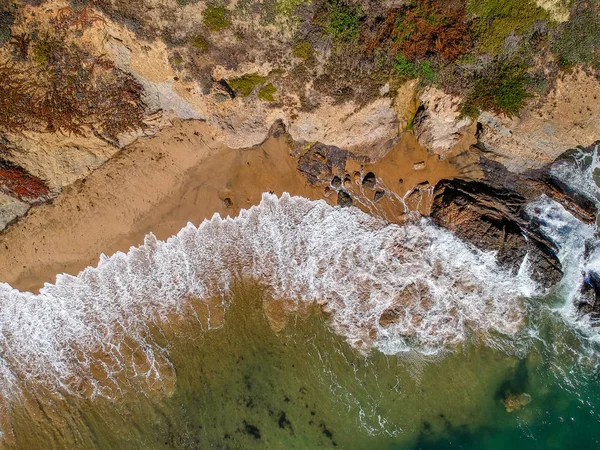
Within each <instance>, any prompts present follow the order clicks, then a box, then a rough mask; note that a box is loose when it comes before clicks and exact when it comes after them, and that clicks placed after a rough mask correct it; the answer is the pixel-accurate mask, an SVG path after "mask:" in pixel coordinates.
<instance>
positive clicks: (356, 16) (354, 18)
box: [325, 1, 362, 42]
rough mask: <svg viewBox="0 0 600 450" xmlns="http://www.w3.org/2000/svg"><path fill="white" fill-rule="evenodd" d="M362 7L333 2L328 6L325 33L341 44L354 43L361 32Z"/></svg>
mask: <svg viewBox="0 0 600 450" xmlns="http://www.w3.org/2000/svg"><path fill="white" fill-rule="evenodd" d="M361 15H362V6H361V5H360V4H348V3H345V2H343V1H333V2H331V3H329V4H327V17H326V22H325V31H326V32H327V34H329V35H330V36H332V37H333V38H334V39H335V40H336V41H339V42H354V41H356V40H357V39H358V35H359V31H360V17H361Z"/></svg>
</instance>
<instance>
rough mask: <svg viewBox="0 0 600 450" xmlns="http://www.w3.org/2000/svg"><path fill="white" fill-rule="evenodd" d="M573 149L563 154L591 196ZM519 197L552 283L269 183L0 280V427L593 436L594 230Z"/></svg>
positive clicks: (338, 435)
mask: <svg viewBox="0 0 600 450" xmlns="http://www.w3.org/2000/svg"><path fill="white" fill-rule="evenodd" d="M586 161H587V162H585V164H583V163H581V160H576V162H577V164H572V165H571V166H568V167H567V166H565V167H562V169H561V170H562V171H564V176H570V177H574V176H575V175H577V174H581V173H583V174H584V175H585V177H584V178H582V179H577V180H576V181H577V183H574V185H575V186H577V187H578V189H579V190H580V191H581V192H583V193H584V194H585V193H586V192H587V194H586V195H588V196H590V198H591V199H594V200H597V199H596V197H594V196H595V193H596V192H597V190H596V188H597V186H596V184H595V182H594V181H593V180H594V178H593V176H592V175H594V176H595V172H594V171H595V169H596V168H597V167H600V162H599V160H598V152H597V150H596V151H594V153H593V155H592V158H587V160H586ZM586 164H587V165H586ZM590 167H592V168H593V169H594V170H591V169H590ZM573 168H574V169H573ZM582 169H583V170H582ZM569 170H570V171H571V172H569ZM573 170H574V171H575V172H573ZM569 173H572V174H575V175H569ZM577 176H578V175H577ZM590 183H594V184H590ZM590 193H591V194H590ZM592 194H593V195H592ZM528 213H529V214H532V215H535V217H536V219H537V221H538V223H539V226H540V230H541V232H543V233H544V234H546V236H548V238H549V239H551V240H552V241H554V242H555V243H556V245H557V247H558V249H559V252H558V256H559V258H560V259H561V262H562V264H563V268H564V272H565V276H564V277H563V280H562V281H561V282H560V283H559V285H557V286H556V287H555V288H554V289H552V290H551V291H549V292H544V291H543V290H541V288H540V287H538V286H536V285H535V284H534V283H533V282H532V281H531V278H530V277H529V268H528V266H527V264H526V263H525V264H524V265H523V267H522V268H521V269H520V270H519V271H518V273H509V272H506V271H505V270H503V269H502V268H500V267H499V266H498V265H497V264H496V263H495V258H494V254H493V253H489V252H487V253H486V252H482V251H479V250H477V249H475V248H473V247H471V246H469V245H467V244H465V243H462V242H461V241H459V240H458V239H457V238H456V237H454V236H453V235H452V234H450V233H448V232H447V231H444V230H441V229H439V228H437V227H436V226H435V225H433V224H432V223H431V222H429V221H427V220H425V219H419V220H416V221H415V222H413V223H410V224H405V225H403V226H396V225H388V224H385V223H383V222H382V221H380V220H377V219H374V218H372V217H369V216H367V215H366V214H364V213H362V212H360V211H358V210H355V209H352V208H350V209H340V208H333V207H331V206H328V205H326V204H325V203H324V202H311V201H308V200H306V199H302V198H291V197H289V196H287V195H284V196H283V197H282V198H277V197H275V196H273V195H268V194H266V195H265V196H264V197H263V202H262V203H261V205H259V206H257V207H254V208H252V209H251V210H249V211H245V212H242V214H241V215H240V217H238V218H235V219H221V218H219V217H214V218H213V219H212V220H211V221H206V222H204V223H203V224H202V225H201V226H200V227H197V228H196V227H194V226H192V225H188V226H187V227H186V228H184V229H183V230H182V231H181V232H180V233H179V234H178V235H177V236H174V237H173V238H171V239H169V240H168V241H166V242H159V241H157V240H156V239H155V238H154V237H153V236H148V238H147V239H146V242H145V245H144V246H142V247H140V248H137V249H132V250H131V251H130V252H129V253H128V254H123V253H119V254H116V255H114V256H112V257H110V258H107V257H103V258H101V261H100V264H99V266H98V268H88V269H86V270H85V271H84V272H82V273H81V274H80V275H78V276H77V277H71V276H59V277H58V279H57V283H56V284H55V285H46V286H45V287H44V288H43V289H42V290H41V292H40V294H39V295H33V294H31V293H22V292H18V291H16V290H13V289H12V288H11V287H10V286H8V285H5V284H4V285H0V306H1V308H0V331H1V333H0V380H1V383H0V400H1V401H0V430H1V431H2V442H3V445H5V446H7V447H9V448H11V447H12V448H22V449H38V448H39V449H47V448H57V449H59V448H61V449H62V448H73V449H79V448H81V449H93V448H97V449H112V448H126V449H138V448H139V449H146V448H151V449H154V448H156V449H161V448H174V449H194V448H202V449H203V448H223V449H226V448H282V449H283V448H286V449H287V448H298V449H300V448H302V449H304V448H333V447H338V448H349V449H362V448H365V449H367V448H390V449H413V448H414V449H417V448H423V449H430V448H434V449H435V448H471V449H479V448H490V449H496V448H498V449H500V448H503V449H504V448H506V447H507V446H509V445H510V446H511V447H513V448H540V449H542V448H543V449H548V448H557V449H562V448H567V447H571V446H574V445H575V446H578V447H579V448H583V449H587V448H590V449H592V448H599V447H600V426H599V425H600V424H599V416H598V411H599V410H600V387H599V386H598V375H599V373H600V359H599V356H598V355H599V350H600V334H599V333H598V328H597V327H596V325H597V323H595V322H597V321H595V320H593V319H590V317H580V316H579V313H578V309H577V307H576V306H575V305H576V303H577V302H579V301H581V300H583V297H582V295H583V294H582V293H581V286H582V285H583V283H584V281H585V280H586V279H587V278H588V277H589V275H590V274H591V273H598V271H600V266H599V264H600V241H599V239H598V234H597V228H596V227H595V226H594V225H586V224H583V223H581V222H579V221H578V220H577V219H576V218H574V217H573V216H572V215H570V214H569V213H568V212H567V211H566V210H565V209H564V208H563V207H562V206H560V205H559V204H558V203H556V202H553V201H552V200H550V199H548V198H545V197H541V198H539V199H537V200H536V201H534V202H532V203H531V204H530V205H529V207H528Z"/></svg>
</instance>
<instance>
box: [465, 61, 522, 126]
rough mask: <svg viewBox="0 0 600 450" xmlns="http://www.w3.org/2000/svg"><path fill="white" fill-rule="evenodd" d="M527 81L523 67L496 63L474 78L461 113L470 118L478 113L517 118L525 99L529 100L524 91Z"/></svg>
mask: <svg viewBox="0 0 600 450" xmlns="http://www.w3.org/2000/svg"><path fill="white" fill-rule="evenodd" d="M529 80H530V77H529V75H528V74H527V72H526V71H525V66H524V65H523V64H518V63H514V62H510V61H507V62H498V63H496V64H494V65H492V66H491V67H489V68H488V69H486V70H485V71H484V72H483V73H481V74H477V75H475V79H474V81H473V85H472V88H471V92H470V93H469V95H468V96H467V99H466V101H465V103H464V104H463V108H462V112H463V114H464V115H467V116H471V117H475V116H477V115H478V114H479V112H480V111H481V110H487V111H494V112H496V113H504V114H506V115H508V116H518V114H519V110H520V109H521V108H522V107H523V105H524V103H525V100H526V99H527V98H528V97H530V94H529V93H528V92H527V86H528V83H529Z"/></svg>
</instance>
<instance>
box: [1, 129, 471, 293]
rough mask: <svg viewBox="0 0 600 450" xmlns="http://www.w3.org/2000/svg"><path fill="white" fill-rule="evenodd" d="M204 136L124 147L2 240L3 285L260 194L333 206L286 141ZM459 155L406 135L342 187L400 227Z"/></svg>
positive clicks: (170, 134) (63, 268) (460, 166)
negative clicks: (376, 195) (367, 184)
mask: <svg viewBox="0 0 600 450" xmlns="http://www.w3.org/2000/svg"><path fill="white" fill-rule="evenodd" d="M210 134H211V133H210V132H209V129H208V125H206V124H205V123H204V122H200V121H179V122H176V123H175V124H174V126H173V127H172V128H169V129H165V130H163V131H162V132H160V133H159V134H158V135H157V136H155V137H153V138H148V139H144V140H140V141H138V142H137V143H136V144H134V145H133V146H131V147H129V148H127V149H125V150H123V151H122V152H121V153H120V154H118V155H117V156H116V157H114V158H112V159H111V160H109V161H108V162H107V163H106V164H104V165H103V166H102V167H101V168H99V169H98V170H96V171H94V172H93V173H92V174H90V175H89V176H88V177H87V178H85V179H83V180H80V181H78V182H76V183H75V184H73V185H71V186H69V187H68V188H66V189H65V190H64V191H63V192H62V193H61V194H60V195H59V197H58V198H57V199H56V200H55V201H54V202H52V203H49V204H45V205H41V206H38V207H35V208H33V209H32V210H31V211H30V213H29V214H28V215H27V216H26V217H24V218H23V219H21V220H20V221H19V222H18V223H17V224H15V225H13V226H11V227H9V228H8V229H7V230H5V231H4V232H3V233H2V234H1V235H0V248H3V255H4V256H3V258H2V259H1V260H0V274H1V280H0V281H3V282H7V283H9V284H11V285H12V286H13V287H15V288H17V289H19V290H29V291H33V292H36V291H38V290H39V289H40V288H41V287H42V286H43V284H44V283H47V282H50V283H52V282H54V280H55V277H56V274H58V273H68V274H72V275H75V274H77V273H78V272H79V271H81V270H82V269H84V268H85V267H87V266H89V265H96V264H97V262H98V258H99V256H100V255H101V254H102V253H104V254H106V255H111V254H113V253H115V252H117V251H127V250H128V249H129V248H130V247H131V246H137V245H140V244H141V243H143V240H144V236H145V235H146V234H148V233H150V232H152V233H154V234H155V235H156V236H157V237H158V239H161V240H162V239H167V238H168V237H169V236H171V235H173V234H175V233H177V232H178V231H179V230H180V229H181V228H182V227H184V226H185V225H186V224H187V223H188V222H192V223H193V224H195V225H198V224H199V223H201V222H202V221H203V220H204V219H206V218H210V217H211V216H212V215H213V214H215V213H218V214H220V215H222V216H227V215H231V216H235V215H237V214H238V213H239V211H240V209H242V208H248V207H250V206H252V205H255V204H258V203H259V202H260V199H261V195H262V193H263V192H273V193H275V194H277V195H281V194H282V193H283V192H289V193H290V194H292V195H300V196H303V197H306V198H309V199H325V200H326V201H327V202H328V203H330V204H335V203H336V202H337V194H336V193H335V192H334V191H332V190H330V189H327V188H326V186H322V185H312V184H310V183H309V182H308V181H307V178H306V176H305V175H304V174H303V173H302V172H300V171H299V170H298V169H297V166H298V161H297V159H296V158H295V157H294V156H292V149H291V147H290V145H289V140H288V139H287V137H286V136H285V135H284V136H280V137H278V138H275V137H271V138H269V139H268V140H267V141H265V142H264V143H263V144H262V145H260V146H258V147H254V148H251V149H244V150H242V149H229V148H227V147H225V146H223V145H221V144H220V143H219V142H216V141H214V140H212V139H211V138H210V137H209V136H210ZM459 150H460V149H459ZM463 156H464V155H463ZM463 156H459V157H457V158H449V159H447V160H445V161H441V160H439V158H438V157H437V156H436V155H431V154H428V153H427V151H426V150H425V149H424V148H422V147H421V146H420V145H418V143H417V142H416V140H415V139H414V136H412V135H411V134H406V135H405V136H404V137H403V138H402V139H401V141H400V142H399V143H398V144H397V145H396V146H395V147H394V148H393V149H392V150H390V151H389V152H388V153H387V154H386V156H384V157H383V158H382V159H381V160H379V161H377V162H374V163H370V164H362V165H361V164H360V163H358V162H356V161H353V160H349V162H348V164H347V167H346V171H347V172H348V174H347V175H346V178H348V175H352V181H351V182H348V180H347V179H346V182H345V183H344V190H346V191H348V192H350V193H351V194H352V195H353V197H354V198H355V199H356V200H358V202H355V204H356V205H357V206H359V207H361V208H362V209H364V210H366V211H368V212H370V213H372V214H377V215H380V216H382V217H384V218H385V219H387V220H388V221H390V222H401V221H402V220H404V218H405V211H404V205H403V204H402V201H401V199H402V197H404V196H405V195H406V194H407V192H410V191H411V190H412V189H413V187H415V186H422V187H423V190H422V191H418V192H416V194H417V197H418V198H417V199H416V200H415V199H414V198H413V199H410V198H407V200H408V201H407V202H406V204H407V205H409V206H410V207H411V208H413V209H418V208H421V209H422V208H424V207H426V204H425V203H426V202H425V203H424V202H422V201H421V197H422V196H423V195H426V194H427V187H428V186H431V185H435V183H437V182H438V181H439V180H441V179H444V178H453V177H455V176H458V175H460V174H461V173H462V174H466V173H467V172H468V173H469V176H472V175H473V172H472V166H471V165H470V163H469V161H468V158H466V159H465V158H464V157H463ZM415 168H416V170H415ZM368 172H373V173H374V174H375V175H376V176H377V180H378V183H379V184H381V185H385V187H386V190H387V191H388V195H386V196H385V197H384V198H383V199H381V201H378V202H377V204H376V205H375V203H374V202H372V201H370V200H369V199H368V198H367V196H368V195H372V193H369V192H365V191H364V190H363V188H362V186H361V182H360V177H361V176H364V174H366V173H368ZM361 174H362V175H361ZM413 197H414V196H413Z"/></svg>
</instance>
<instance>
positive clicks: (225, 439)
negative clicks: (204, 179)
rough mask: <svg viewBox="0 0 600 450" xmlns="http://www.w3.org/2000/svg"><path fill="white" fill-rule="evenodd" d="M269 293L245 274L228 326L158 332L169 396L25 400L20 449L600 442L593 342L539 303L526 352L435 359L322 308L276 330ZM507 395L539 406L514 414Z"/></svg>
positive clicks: (522, 347)
mask: <svg viewBox="0 0 600 450" xmlns="http://www.w3.org/2000/svg"><path fill="white" fill-rule="evenodd" d="M268 299H269V296H268V295H267V294H266V293H265V292H264V290H263V289H262V288H260V287H259V286H258V285H257V284H255V283H243V284H240V285H237V286H236V288H235V289H234V292H233V296H232V297H230V298H228V302H230V306H229V308H228V310H227V312H226V313H225V316H224V320H223V322H222V327H220V328H218V329H214V330H210V331H206V330H205V327H204V326H202V321H200V322H198V323H196V324H190V323H187V324H182V323H173V324H172V326H168V327H167V326H165V327H163V328H162V329H160V330H159V329H158V328H157V329H154V330H153V331H152V332H151V333H152V334H153V335H154V338H155V342H156V343H157V344H160V345H164V346H165V347H168V348H169V351H170V355H171V357H170V358H171V361H172V363H173V367H174V373H175V376H176V381H175V382H174V385H173V390H172V391H171V392H170V393H168V394H166V395H165V393H164V392H162V393H160V392H159V393H158V394H155V395H153V394H151V393H150V394H149V393H148V392H146V393H142V392H140V391H135V390H124V391H123V395H121V396H117V397H116V398H115V399H114V400H107V399H104V398H98V399H95V400H84V399H81V398H77V397H76V396H64V397H61V398H59V397H56V398H53V397H52V395H50V396H48V395H47V394H46V395H45V396H44V397H43V398H42V397H38V402H35V405H33V404H32V403H34V402H30V404H29V405H28V406H27V408H25V407H23V406H21V407H17V409H16V412H15V417H16V420H15V421H14V422H13V425H14V432H15V438H16V445H14V447H15V448H27V449H36V448H99V449H110V448H127V449H143V448H152V449H196V448H200V449H204V448H222V449H235V448H274V449H295V448H297V449H305V448H348V449H370V448H382V449H386V448H388V449H437V448H440V449H445V448H466V449H481V448H486V449H505V448H507V447H509V446H510V448H515V449H516V448H527V449H531V448H540V449H553V448H556V449H563V448H570V447H571V446H577V447H575V448H583V449H587V448H590V449H593V448H599V445H600V444H599V441H600V423H599V417H598V414H597V411H598V408H599V407H600V386H599V385H598V372H597V369H596V361H595V360H594V358H595V356H594V354H592V353H590V355H591V356H590V358H581V355H582V354H583V355H585V353H586V350H585V348H584V347H583V346H582V344H581V342H583V341H580V340H579V339H577V337H576V336H575V335H574V334H573V332H572V331H569V329H568V328H567V327H565V326H563V325H561V321H560V320H558V318H556V317H554V318H553V317H552V313H550V312H548V311H545V310H544V309H543V308H538V313H537V314H535V313H533V312H532V314H531V318H532V319H531V321H532V322H536V321H539V322H538V323H535V324H534V323H531V324H530V325H529V327H530V328H528V329H529V330H531V329H533V326H534V325H535V328H536V329H538V330H539V335H538V336H537V337H535V338H533V339H531V338H528V337H526V335H527V334H528V333H529V332H528V329H525V330H523V332H522V335H521V336H520V337H519V338H517V339H516V341H519V342H520V343H517V344H514V343H512V344H511V345H514V346H513V348H514V349H515V353H520V355H509V354H507V353H506V352H505V351H502V350H495V349H491V348H489V347H485V346H482V345H481V344H475V343H471V344H465V345H462V346H460V347H455V348H452V349H451V351H449V352H447V353H446V354H444V355H442V356H437V357H430V358H428V357H423V356H422V355H421V356H419V355H413V354H401V355H398V356H386V355H383V354H381V353H379V352H378V351H372V352H371V353H369V354H368V355H365V354H362V353H360V352H358V351H357V350H355V349H353V348H351V347H350V346H349V345H348V344H347V343H346V342H345V341H344V340H343V339H342V338H341V337H339V336H338V335H337V334H336V333H334V332H332V330H331V329H330V325H329V320H328V318H327V316H326V315H325V314H323V313H321V312H320V311H319V310H318V309H317V308H314V309H312V310H311V311H309V312H308V313H306V314H296V313H292V314H291V315H289V316H288V318H287V323H286V325H285V327H284V328H283V329H282V330H281V331H279V332H276V331H274V330H273V328H272V326H271V325H270V322H269V320H268V319H267V315H266V314H265V310H264V307H263V305H264V303H263V302H264V301H265V300H268ZM540 323H541V324H542V326H539V324H540ZM544 340H546V342H547V343H544ZM516 341H515V342H516ZM559 342H560V343H561V344H558V343H559ZM585 345H588V346H589V345H590V344H589V343H587V344H585ZM588 348H589V347H588ZM508 393H515V394H520V393H527V394H529V396H530V397H531V402H530V403H529V404H527V405H526V406H524V407H522V408H521V409H518V410H517V411H513V412H507V410H506V407H505V405H504V404H503V402H502V400H503V399H504V398H505V397H506V395H507V394H508ZM38 408H39V409H38ZM10 447H13V445H11V446H10Z"/></svg>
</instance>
